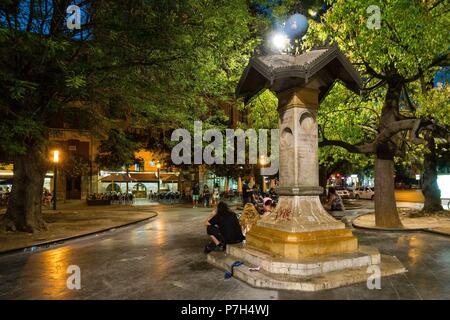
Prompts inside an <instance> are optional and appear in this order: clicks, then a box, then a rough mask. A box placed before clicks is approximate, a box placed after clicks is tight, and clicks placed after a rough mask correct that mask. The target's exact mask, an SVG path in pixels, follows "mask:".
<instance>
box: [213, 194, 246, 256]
mask: <svg viewBox="0 0 450 320" xmlns="http://www.w3.org/2000/svg"><path fill="white" fill-rule="evenodd" d="M205 225H206V233H207V234H208V235H209V236H210V238H211V240H212V241H211V242H210V243H209V244H208V245H207V246H206V248H205V252H206V253H209V252H211V251H224V250H225V246H226V245H227V244H234V243H240V242H242V241H243V240H244V239H245V237H244V235H243V234H242V230H241V226H240V225H239V220H238V218H237V216H236V214H235V213H234V212H233V211H231V210H230V208H229V207H228V205H227V204H226V203H225V202H223V201H220V202H219V203H218V204H217V208H216V209H215V210H213V212H212V213H211V215H210V216H209V217H208V218H207V219H206V221H205Z"/></svg>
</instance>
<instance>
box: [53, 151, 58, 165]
mask: <svg viewBox="0 0 450 320" xmlns="http://www.w3.org/2000/svg"><path fill="white" fill-rule="evenodd" d="M53 162H59V151H58V150H55V151H53Z"/></svg>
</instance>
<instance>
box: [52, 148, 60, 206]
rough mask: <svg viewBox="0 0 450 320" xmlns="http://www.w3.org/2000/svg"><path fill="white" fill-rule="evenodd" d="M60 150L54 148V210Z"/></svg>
mask: <svg viewBox="0 0 450 320" xmlns="http://www.w3.org/2000/svg"><path fill="white" fill-rule="evenodd" d="M58 162H59V151H58V150H53V164H54V168H53V210H56V180H57V178H58Z"/></svg>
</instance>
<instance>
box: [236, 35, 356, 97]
mask: <svg viewBox="0 0 450 320" xmlns="http://www.w3.org/2000/svg"><path fill="white" fill-rule="evenodd" d="M313 78H314V79H317V80H318V81H319V82H320V83H321V86H320V88H319V90H320V91H321V94H320V95H319V98H320V100H322V99H323V98H324V97H325V96H326V94H327V93H328V91H329V90H330V89H331V87H332V86H333V84H334V83H335V81H336V80H340V81H342V82H343V83H344V85H345V86H346V87H347V88H349V89H350V90H352V91H354V92H355V93H357V94H359V93H360V89H361V86H362V80H361V78H360V76H359V73H358V71H356V69H355V68H354V67H353V65H352V64H351V63H350V61H349V60H348V59H347V57H346V56H345V55H344V54H343V53H342V52H341V50H340V49H339V47H338V45H337V44H336V43H333V44H332V45H331V46H328V47H324V48H316V49H312V50H309V51H306V52H303V53H301V54H299V55H289V54H284V55H282V54H266V55H257V56H254V57H252V58H251V59H250V62H249V64H248V65H247V67H246V69H245V71H244V73H243V74H242V77H241V79H240V81H239V85H238V87H237V89H236V95H237V96H238V97H244V100H245V101H246V102H248V101H249V100H250V99H251V98H253V97H254V96H255V95H257V94H258V93H259V92H260V91H262V90H264V89H270V90H272V91H274V92H275V93H278V92H281V91H283V90H286V89H289V88H290V87H294V86H300V87H301V86H306V85H308V84H309V83H310V81H311V80H312V79H313Z"/></svg>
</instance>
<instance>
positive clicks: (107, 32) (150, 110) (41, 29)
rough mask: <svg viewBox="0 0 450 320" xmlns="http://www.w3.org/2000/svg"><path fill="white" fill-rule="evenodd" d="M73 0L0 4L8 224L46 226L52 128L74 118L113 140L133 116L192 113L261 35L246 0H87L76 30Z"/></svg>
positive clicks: (213, 97)
mask: <svg viewBox="0 0 450 320" xmlns="http://www.w3.org/2000/svg"><path fill="white" fill-rule="evenodd" d="M73 2H74V1H72V0H53V1H50V0H42V1H33V0H23V1H14V0H7V1H3V2H2V3H1V4H0V54H1V56H2V60H1V61H0V118H1V119H2V121H1V123H0V134H1V136H2V140H1V141H0V151H1V154H2V156H1V158H7V159H8V160H9V161H12V162H13V163H14V185H13V189H12V192H11V198H10V202H9V205H8V209H7V212H6V214H5V216H4V218H3V220H2V222H1V225H2V227H3V228H6V229H9V230H19V231H26V232H34V231H39V230H42V229H45V221H44V220H43V218H42V215H41V195H42V188H43V181H44V177H45V173H46V171H47V169H48V166H49V163H48V158H49V152H48V149H49V146H50V143H51V142H50V136H51V134H55V133H57V132H58V129H62V128H70V129H73V130H80V131H81V130H86V131H88V132H90V133H91V134H95V135H97V137H99V138H101V139H103V140H106V141H108V140H110V139H109V138H108V136H109V134H110V133H112V132H116V133H119V135H117V136H116V138H117V137H119V136H120V132H121V131H122V132H124V131H125V129H126V127H127V126H141V127H147V128H148V127H150V126H153V127H160V128H167V127H174V128H176V127H178V126H182V125H186V123H189V122H191V120H192V119H195V118H196V117H197V116H200V115H202V114H205V110H207V109H208V102H209V101H218V100H221V99H222V100H223V99H225V100H226V99H228V97H227V95H226V94H225V93H226V92H229V88H230V86H231V85H232V83H233V81H235V80H234V77H236V73H237V71H238V70H239V69H240V65H241V62H242V63H243V62H244V61H246V60H247V58H248V55H249V54H250V52H251V51H252V50H253V46H254V45H255V44H256V42H257V41H258V40H257V38H256V37H254V36H253V34H254V32H255V30H257V29H258V20H257V18H256V17H254V16H253V15H252V14H251V13H250V11H249V9H248V7H247V4H246V3H243V2H242V1H238V0H231V1H213V0H203V1H197V0H195V1H194V0H189V1H183V2H176V1H175V2H174V1H169V0H163V1H141V0H131V1H106V0H97V1H94V0H87V1H81V0H80V1H75V4H79V5H80V7H81V9H82V25H81V30H77V29H74V30H68V29H67V28H66V9H67V7H68V6H69V5H71V4H73ZM239 71H240V70H239ZM233 89H234V88H233ZM228 96H230V95H228ZM114 128H117V129H118V130H116V131H114V130H112V129H114ZM120 138H126V136H123V135H122V136H121V137H120ZM112 140H114V139H112ZM103 145H104V146H107V145H109V146H112V144H108V143H104V144H103ZM102 151H103V152H107V151H106V150H102ZM126 153H128V154H130V152H128V150H127V151H126ZM125 156H126V155H125ZM120 157H122V156H119V158H120ZM122 158H123V159H124V158H126V157H122Z"/></svg>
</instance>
